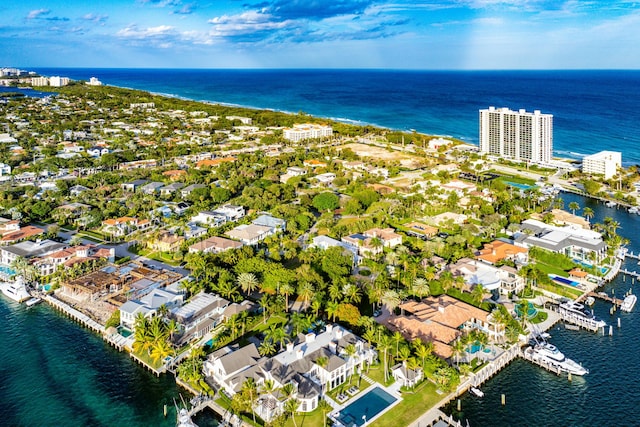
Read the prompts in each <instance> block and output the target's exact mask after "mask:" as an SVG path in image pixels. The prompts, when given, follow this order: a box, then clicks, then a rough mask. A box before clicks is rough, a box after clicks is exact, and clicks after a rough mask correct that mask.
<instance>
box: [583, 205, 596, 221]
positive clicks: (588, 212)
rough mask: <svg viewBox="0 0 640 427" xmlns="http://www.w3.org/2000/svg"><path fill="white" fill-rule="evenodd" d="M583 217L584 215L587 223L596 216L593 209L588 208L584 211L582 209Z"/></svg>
mask: <svg viewBox="0 0 640 427" xmlns="http://www.w3.org/2000/svg"><path fill="white" fill-rule="evenodd" d="M582 215H584V217H585V218H586V219H587V221H591V218H593V215H594V212H593V209H591V208H590V207H589V206H586V207H585V208H584V209H582Z"/></svg>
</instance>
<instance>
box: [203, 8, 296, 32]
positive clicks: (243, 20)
mask: <svg viewBox="0 0 640 427" xmlns="http://www.w3.org/2000/svg"><path fill="white" fill-rule="evenodd" d="M207 22H208V23H210V24H212V25H213V29H212V31H211V35H212V36H215V37H229V36H234V35H243V34H250V33H256V32H260V31H269V30H277V29H281V28H286V27H287V26H289V25H290V24H291V23H292V21H290V20H286V21H277V20H276V19H274V17H273V16H272V15H270V14H268V13H263V12H259V11H255V10H251V11H247V12H244V13H240V14H237V15H222V16H219V17H215V18H212V19H209V20H208V21H207Z"/></svg>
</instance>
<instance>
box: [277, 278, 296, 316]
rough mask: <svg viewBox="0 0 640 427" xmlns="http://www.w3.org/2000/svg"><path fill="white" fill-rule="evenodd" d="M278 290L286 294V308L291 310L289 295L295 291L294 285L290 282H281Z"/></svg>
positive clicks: (281, 293)
mask: <svg viewBox="0 0 640 427" xmlns="http://www.w3.org/2000/svg"><path fill="white" fill-rule="evenodd" d="M278 292H279V293H280V295H284V303H285V310H286V311H287V312H288V311H289V296H290V295H291V294H292V293H293V286H292V285H291V284H290V283H281V284H280V286H279V288H278Z"/></svg>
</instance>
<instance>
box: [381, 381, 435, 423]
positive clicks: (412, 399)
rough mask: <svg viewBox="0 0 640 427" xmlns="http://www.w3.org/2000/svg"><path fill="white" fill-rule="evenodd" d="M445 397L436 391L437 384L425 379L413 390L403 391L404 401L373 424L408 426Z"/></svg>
mask: <svg viewBox="0 0 640 427" xmlns="http://www.w3.org/2000/svg"><path fill="white" fill-rule="evenodd" d="M443 397H444V396H443V395H440V394H438V393H436V385H435V384H433V383H432V382H431V381H428V380H426V381H423V382H422V383H421V384H420V385H418V387H416V388H415V389H414V390H413V391H412V392H406V393H403V394H402V401H401V402H400V403H398V404H397V405H396V406H394V407H393V409H391V410H390V411H389V412H386V413H385V414H383V415H382V416H381V417H380V418H378V419H377V420H375V421H374V422H373V423H372V424H371V425H372V426H374V427H396V426H408V425H409V424H411V423H412V422H413V421H415V420H416V419H417V418H418V417H419V416H420V415H422V414H423V413H424V412H426V411H428V410H429V409H431V408H432V407H433V406H434V405H436V404H437V403H438V402H439V401H440V400H441V399H442V398H443Z"/></svg>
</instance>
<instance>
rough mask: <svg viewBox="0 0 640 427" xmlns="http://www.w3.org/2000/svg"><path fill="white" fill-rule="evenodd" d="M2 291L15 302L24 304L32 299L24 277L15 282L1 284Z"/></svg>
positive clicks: (19, 277) (0, 289)
mask: <svg viewBox="0 0 640 427" xmlns="http://www.w3.org/2000/svg"><path fill="white" fill-rule="evenodd" d="M0 291H2V293H3V294H5V296H7V297H8V298H11V299H12V300H14V301H15V302H22V301H26V300H28V299H29V298H31V295H30V294H29V292H28V291H27V286H26V285H25V283H24V280H23V279H22V276H18V277H17V278H16V279H15V280H14V281H13V282H0Z"/></svg>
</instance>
